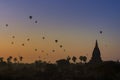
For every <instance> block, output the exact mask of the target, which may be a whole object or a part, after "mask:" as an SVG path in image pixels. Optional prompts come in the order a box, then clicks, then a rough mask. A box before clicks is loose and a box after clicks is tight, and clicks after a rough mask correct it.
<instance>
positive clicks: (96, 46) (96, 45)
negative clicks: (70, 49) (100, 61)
mask: <svg viewBox="0 0 120 80" xmlns="http://www.w3.org/2000/svg"><path fill="white" fill-rule="evenodd" d="M95 48H98V41H97V40H96V44H95Z"/></svg>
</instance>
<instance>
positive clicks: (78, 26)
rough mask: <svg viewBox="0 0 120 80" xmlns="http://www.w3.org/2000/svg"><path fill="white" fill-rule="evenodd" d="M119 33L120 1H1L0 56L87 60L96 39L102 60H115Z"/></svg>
mask: <svg viewBox="0 0 120 80" xmlns="http://www.w3.org/2000/svg"><path fill="white" fill-rule="evenodd" d="M29 16H32V17H33V18H32V19H29ZM36 20H37V21H38V23H35V21H36ZM6 24H8V27H6V26H5V25H6ZM100 31H103V33H102V34H100ZM119 34H120V0H0V41H1V42H0V44H1V45H0V56H1V57H4V58H5V59H6V58H7V57H9V56H13V57H18V56H23V57H24V60H23V61H24V62H33V61H35V60H38V59H41V60H46V61H51V62H55V60H57V59H61V58H66V57H67V56H71V57H72V56H76V57H77V58H79V56H83V55H85V56H87V57H88V61H89V59H90V58H91V55H92V52H93V48H94V46H95V41H96V40H98V44H99V48H100V51H101V57H102V59H103V60H115V61H116V60H118V59H120V49H119V47H120V43H119V41H120V36H119ZM12 36H15V38H14V39H13V38H12ZM42 37H45V39H44V40H43V39H42ZM28 38H29V39H30V41H27V39H28ZM55 40H58V43H55ZM11 42H14V44H11ZM23 43H24V44H25V46H21V44H23ZM60 45H63V47H62V48H60V47H59V46H60ZM35 49H37V51H35ZM64 49H65V50H66V51H65V52H64ZM42 50H44V52H41V51H42ZM52 50H55V52H52Z"/></svg>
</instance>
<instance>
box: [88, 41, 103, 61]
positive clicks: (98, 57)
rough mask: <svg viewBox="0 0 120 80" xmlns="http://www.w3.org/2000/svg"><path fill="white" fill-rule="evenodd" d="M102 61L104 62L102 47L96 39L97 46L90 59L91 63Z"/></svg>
mask: <svg viewBox="0 0 120 80" xmlns="http://www.w3.org/2000/svg"><path fill="white" fill-rule="evenodd" d="M101 62H102V59H101V53H100V49H99V47H98V42H97V40H96V43H95V48H94V50H93V53H92V57H91V60H90V61H89V63H101Z"/></svg>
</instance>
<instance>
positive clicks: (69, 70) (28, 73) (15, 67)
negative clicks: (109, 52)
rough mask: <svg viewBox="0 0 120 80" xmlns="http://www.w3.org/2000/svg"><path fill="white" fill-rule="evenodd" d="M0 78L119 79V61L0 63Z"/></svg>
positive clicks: (3, 79)
mask: <svg viewBox="0 0 120 80" xmlns="http://www.w3.org/2000/svg"><path fill="white" fill-rule="evenodd" d="M0 80H120V63H119V62H112V61H109V62H103V63H99V64H82V63H79V64H48V63H41V62H36V63H33V64H22V63H21V64H20V63H19V64H18V63H17V64H12V63H11V64H6V63H0Z"/></svg>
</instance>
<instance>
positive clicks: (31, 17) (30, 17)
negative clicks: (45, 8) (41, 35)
mask: <svg viewBox="0 0 120 80" xmlns="http://www.w3.org/2000/svg"><path fill="white" fill-rule="evenodd" d="M29 19H30V20H32V19H33V16H29ZM34 22H35V23H38V21H37V20H35V21H34Z"/></svg>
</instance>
